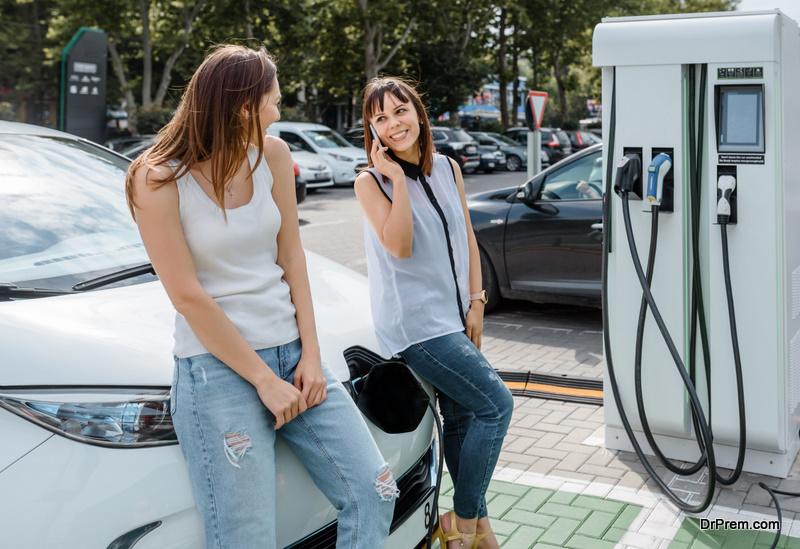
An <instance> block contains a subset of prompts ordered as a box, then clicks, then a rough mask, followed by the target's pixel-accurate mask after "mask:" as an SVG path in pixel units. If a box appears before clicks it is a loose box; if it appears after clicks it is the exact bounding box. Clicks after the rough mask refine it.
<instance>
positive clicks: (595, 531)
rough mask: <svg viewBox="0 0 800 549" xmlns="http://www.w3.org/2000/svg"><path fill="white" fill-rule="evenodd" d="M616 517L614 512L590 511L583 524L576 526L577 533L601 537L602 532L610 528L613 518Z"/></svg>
mask: <svg viewBox="0 0 800 549" xmlns="http://www.w3.org/2000/svg"><path fill="white" fill-rule="evenodd" d="M616 518H617V514H616V513H606V512H605V511H592V514H591V515H589V516H588V517H587V518H586V520H584V521H583V524H581V525H580V527H579V528H578V534H582V535H584V536H589V537H594V538H602V537H603V534H605V533H606V531H607V530H609V529H610V528H611V525H612V524H613V523H614V519H616Z"/></svg>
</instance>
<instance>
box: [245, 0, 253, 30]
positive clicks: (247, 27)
mask: <svg viewBox="0 0 800 549" xmlns="http://www.w3.org/2000/svg"><path fill="white" fill-rule="evenodd" d="M244 37H245V38H253V25H251V24H250V0H244Z"/></svg>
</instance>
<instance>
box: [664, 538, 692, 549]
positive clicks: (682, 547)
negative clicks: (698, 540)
mask: <svg viewBox="0 0 800 549" xmlns="http://www.w3.org/2000/svg"><path fill="white" fill-rule="evenodd" d="M689 547H691V546H690V545H689V544H688V543H683V542H681V541H675V540H672V542H670V544H669V547H667V549H689Z"/></svg>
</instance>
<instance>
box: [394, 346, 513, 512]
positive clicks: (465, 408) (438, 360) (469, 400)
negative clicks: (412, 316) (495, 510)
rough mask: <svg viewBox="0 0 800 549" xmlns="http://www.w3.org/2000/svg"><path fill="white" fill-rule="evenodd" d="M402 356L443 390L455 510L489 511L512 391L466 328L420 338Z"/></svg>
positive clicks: (441, 399)
mask: <svg viewBox="0 0 800 549" xmlns="http://www.w3.org/2000/svg"><path fill="white" fill-rule="evenodd" d="M400 355H402V357H403V358H404V359H405V360H406V362H408V365H409V366H410V367H411V368H413V369H414V371H415V372H417V373H418V374H419V375H420V376H422V377H423V378H425V379H426V380H427V381H429V382H430V383H431V385H433V386H434V387H436V390H437V392H438V400H439V410H440V411H441V413H442V419H443V425H442V429H443V431H444V443H443V445H442V449H443V450H444V459H445V462H446V463H447V470H448V471H450V476H451V477H452V478H453V486H454V494H453V509H454V511H455V512H456V514H457V515H458V516H459V517H461V518H467V519H469V518H475V517H478V518H482V517H485V516H487V514H488V512H487V510H486V489H487V488H488V487H489V481H490V480H491V479H492V473H493V472H494V467H495V465H496V464H497V458H498V457H499V455H500V449H501V447H502V446H503V438H505V436H506V431H508V425H509V423H510V422H511V412H512V411H513V409H514V398H513V397H512V396H511V391H509V390H508V387H506V385H505V383H503V380H501V379H500V376H498V375H497V372H495V371H494V368H492V365H491V364H489V362H488V361H487V360H486V358H485V357H484V356H483V355H482V354H481V352H480V351H479V350H478V349H477V347H475V345H473V343H472V341H470V339H469V338H468V337H467V336H466V335H465V334H464V333H463V332H457V333H454V334H449V335H445V336H441V337H436V338H433V339H429V340H427V341H423V342H422V343H415V344H413V345H411V346H410V347H408V348H407V349H406V350H404V351H402V352H401V353H400Z"/></svg>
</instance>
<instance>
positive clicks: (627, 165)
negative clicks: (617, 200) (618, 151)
mask: <svg viewBox="0 0 800 549" xmlns="http://www.w3.org/2000/svg"><path fill="white" fill-rule="evenodd" d="M641 171H642V157H641V155H639V154H637V153H626V154H625V156H623V157H622V160H620V161H619V164H617V177H616V179H615V180H614V192H615V193H617V194H618V195H622V194H623V193H630V192H631V191H633V189H634V187H635V186H636V183H637V181H639V174H640V173H641Z"/></svg>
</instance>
